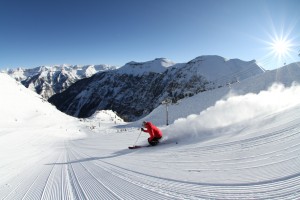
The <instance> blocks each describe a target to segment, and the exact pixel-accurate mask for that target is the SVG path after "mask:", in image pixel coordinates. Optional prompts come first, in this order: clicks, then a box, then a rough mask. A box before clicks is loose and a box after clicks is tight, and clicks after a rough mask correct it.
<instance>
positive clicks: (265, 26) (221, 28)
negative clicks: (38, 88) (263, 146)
mask: <svg viewBox="0 0 300 200" xmlns="http://www.w3.org/2000/svg"><path fill="white" fill-rule="evenodd" d="M299 10H300V1H298V0H151V1H150V0H26V1H24V0H0V26H1V29H0V30H1V31H0V69H1V68H15V67H25V68H32V67H37V66H40V65H54V64H79V65H84V64H110V65H117V66H123V65H124V64H126V63H127V62H130V61H137V62H145V61H149V60H153V59H155V58H160V57H164V58H168V59H170V60H172V61H174V62H177V63H180V62H188V61H190V60H191V59H194V58H196V57H197V56H201V55H220V56H222V57H225V58H228V59H231V58H239V59H241V60H245V61H249V60H253V59H255V60H257V61H258V62H259V63H260V64H261V65H262V66H263V67H265V68H266V69H274V68H277V67H281V66H282V65H283V63H286V64H288V63H291V62H297V61H300V57H299V56H298V54H299V50H300V12H299ZM276 38H277V40H279V39H280V38H282V40H284V41H285V43H286V44H288V47H287V50H286V51H285V52H284V53H282V54H281V55H280V56H279V55H278V54H277V53H278V52H276V51H275V52H274V47H272V41H275V40H276Z"/></svg>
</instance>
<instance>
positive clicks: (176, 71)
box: [49, 56, 265, 121]
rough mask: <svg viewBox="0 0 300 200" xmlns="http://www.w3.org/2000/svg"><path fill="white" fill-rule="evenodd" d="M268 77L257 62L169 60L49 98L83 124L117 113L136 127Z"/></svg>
mask: <svg viewBox="0 0 300 200" xmlns="http://www.w3.org/2000/svg"><path fill="white" fill-rule="evenodd" d="M264 72H265V70H264V69H262V68H261V67H259V66H258V65H257V64H256V62H255V60H252V61H248V62H246V61H242V60H239V59H230V60H227V59H225V58H223V57H220V56H199V57H197V58H195V59H193V60H191V61H189V62H187V63H174V62H172V61H170V60H168V59H166V58H157V59H155V60H152V61H147V62H133V61H132V62H129V63H127V64H125V65H124V66H123V67H120V68H117V69H114V70H106V71H102V72H100V73H96V74H94V75H93V76H91V77H89V78H85V79H81V80H78V81H77V82H76V83H74V84H72V85H71V86H70V87H68V89H66V90H65V91H63V92H61V93H57V94H55V95H53V96H52V97H51V98H49V102H50V103H52V104H54V105H55V106H56V107H57V108H58V109H59V110H61V111H63V112H65V113H67V114H69V115H72V116H75V117H79V118H86V117H89V116H91V115H93V113H95V112H96V111H97V110H113V111H115V112H116V113H117V114H118V115H119V116H121V117H122V118H123V119H124V120H125V121H134V120H138V119H140V118H142V117H143V116H146V115H147V114H149V113H150V112H151V111H152V110H153V109H155V108H156V107H158V106H159V105H160V104H161V103H162V102H163V101H165V100H168V101H169V102H172V103H176V102H177V101H178V100H180V99H183V98H185V97H191V96H193V95H195V94H197V93H200V92H203V91H207V90H212V89H215V88H219V87H224V86H230V84H232V83H235V82H239V81H241V80H244V79H247V78H249V77H252V76H255V75H258V74H261V73H264Z"/></svg>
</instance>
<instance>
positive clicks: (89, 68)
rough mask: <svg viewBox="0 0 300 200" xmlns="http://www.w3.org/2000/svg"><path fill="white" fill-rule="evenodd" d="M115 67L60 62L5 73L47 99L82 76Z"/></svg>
mask: <svg viewBox="0 0 300 200" xmlns="http://www.w3.org/2000/svg"><path fill="white" fill-rule="evenodd" d="M116 68H117V67H115V66H110V65H104V64H102V65H83V66H80V65H68V64H62V65H53V66H39V67H36V68H32V69H23V68H17V69H11V70H7V71H6V73H7V74H8V75H10V76H11V77H13V78H14V79H16V80H18V81H20V82H22V84H23V85H25V86H26V87H28V88H30V89H32V90H33V91H35V92H37V93H38V94H41V95H42V96H43V97H44V98H46V99H48V98H49V97H51V96H52V95H53V94H56V93H59V92H62V91H64V90H65V89H66V88H68V87H69V86H70V85H71V84H73V83H75V82H76V81H78V80H80V79H82V78H88V77H91V76H92V75H94V74H96V73H98V72H104V71H108V70H115V69H116Z"/></svg>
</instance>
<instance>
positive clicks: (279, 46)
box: [271, 39, 291, 57]
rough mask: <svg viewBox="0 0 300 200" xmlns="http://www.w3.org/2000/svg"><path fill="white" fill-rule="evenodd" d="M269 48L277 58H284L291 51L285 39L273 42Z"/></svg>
mask: <svg viewBox="0 0 300 200" xmlns="http://www.w3.org/2000/svg"><path fill="white" fill-rule="evenodd" d="M271 46H272V51H273V53H275V54H276V55H277V56H278V57H284V56H286V55H288V54H289V53H290V51H291V44H290V42H289V41H288V40H285V39H276V40H274V41H273V43H272V45H271Z"/></svg>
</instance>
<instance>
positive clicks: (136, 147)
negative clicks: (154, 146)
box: [128, 145, 151, 149]
mask: <svg viewBox="0 0 300 200" xmlns="http://www.w3.org/2000/svg"><path fill="white" fill-rule="evenodd" d="M143 147H151V145H147V146H139V145H135V146H130V147H128V149H139V148H143Z"/></svg>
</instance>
